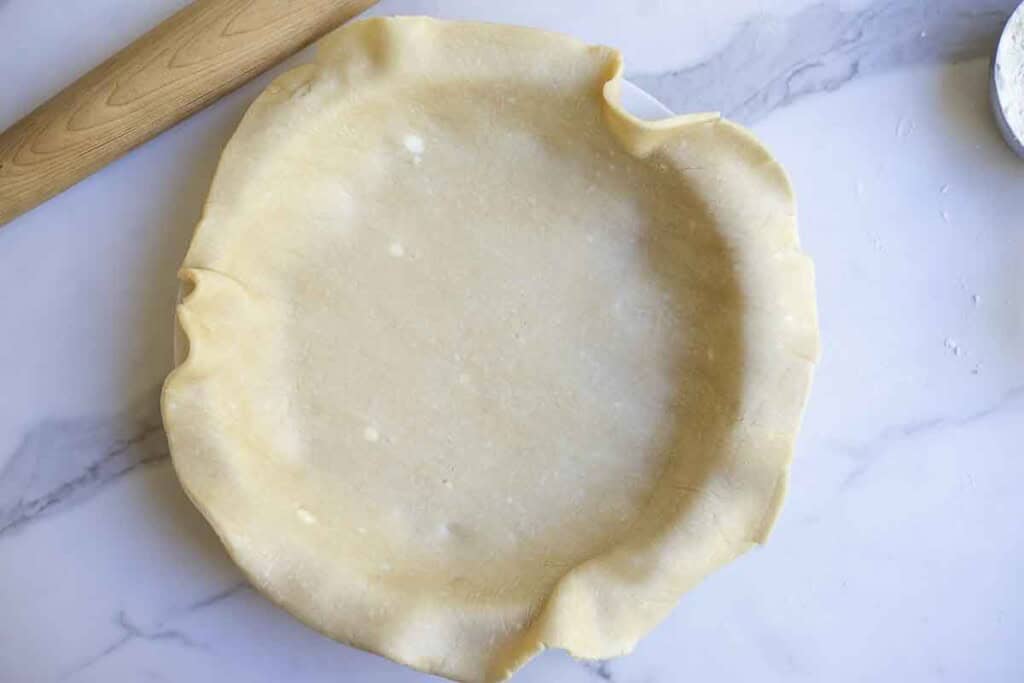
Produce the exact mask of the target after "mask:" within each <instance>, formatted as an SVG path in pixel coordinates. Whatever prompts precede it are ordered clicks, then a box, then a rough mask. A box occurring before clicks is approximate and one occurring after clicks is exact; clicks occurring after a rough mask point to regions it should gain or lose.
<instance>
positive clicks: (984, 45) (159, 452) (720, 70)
mask: <svg viewBox="0 0 1024 683" xmlns="http://www.w3.org/2000/svg"><path fill="white" fill-rule="evenodd" d="M183 4H184V0H159V1H155V0H154V1H151V2H146V3H141V2H132V1H131V0H61V2H60V3H56V2H39V1H38V0H0V74H2V75H3V79H2V87H0V128H2V127H6V125H8V124H10V123H12V122H13V121H14V120H16V119H17V118H18V117H19V116H20V115H22V114H24V113H26V112H27V111H29V110H30V109H31V108H32V107H33V106H34V105H35V104H37V103H38V102H40V101H42V100H43V99H45V98H46V96H47V95H49V94H51V93H53V92H54V91H55V90H56V89H58V88H59V87H60V86H61V85H63V84H65V83H67V82H69V81H70V80H72V79H73V78H74V77H75V76H77V75H79V74H80V73H82V72H83V71H84V70H86V69H87V68H88V67H89V66H91V65H93V64H95V63H97V62H98V61H100V60H101V59H102V58H103V57H105V56H106V55H107V54H109V53H110V52H111V51H112V50H113V49H115V48H116V47H117V46H119V45H122V44H125V43H127V42H128V41H130V40H131V39H132V38H133V37H134V36H136V35H138V34H140V33H141V32H143V31H144V30H145V29H146V28H147V27H149V26H150V25H152V24H153V23H155V22H156V21H158V20H159V19H160V18H162V17H164V16H166V15H168V14H170V13H171V12H173V11H174V10H175V9H176V8H178V7H179V6H181V5H183ZM1013 4H1014V2H1013V0H887V1H883V0H838V1H830V2H811V1H810V0H757V1H741V0H693V1H691V2H687V3H683V2H673V1H671V0H661V1H659V0H623V1H622V2H617V3H601V6H600V7H599V6H598V3H590V2H584V1H582V0H573V1H571V2H570V1H568V0H563V1H562V2H546V1H545V2H542V1H540V0H532V1H530V2H517V3H483V2H475V1H472V0H459V1H452V2H446V1H444V0H440V1H432V2H426V1H418V2H416V1H411V0H410V1H402V0H394V1H389V0H385V1H384V2H382V3H381V5H380V7H379V8H378V10H377V12H378V13H402V14H411V13H428V14H435V15H440V16H449V17H453V16H462V17H474V18H483V19H490V20H498V21H508V22H515V23H524V24H533V25H541V26H546V27H550V28H555V29H559V30H562V31H566V32H571V33H575V34H577V35H579V36H581V37H583V38H585V39H588V40H591V41H600V42H605V43H608V44H613V45H617V46H619V47H621V48H622V49H623V50H624V52H625V53H626V57H627V60H628V64H629V69H628V71H629V73H630V74H631V75H632V77H633V79H634V80H635V81H636V82H637V83H639V84H640V85H642V86H643V87H645V88H647V89H648V90H649V91H651V92H653V93H654V94H655V95H657V96H658V97H660V98H661V99H662V100H663V101H665V102H667V103H668V104H669V105H671V106H672V107H673V108H674V109H676V110H678V111H690V110H694V109H703V108H715V109H720V110H722V111H724V112H726V113H727V114H729V115H731V116H734V117H736V118H738V119H739V120H741V121H743V122H744V123H747V124H749V125H751V126H752V127H753V128H754V130H755V131H756V133H757V134H758V135H760V136H761V137H762V138H763V139H764V140H765V141H766V142H767V143H768V145H769V146H770V147H771V148H772V150H773V151H774V152H775V153H776V155H777V156H778V157H779V158H780V159H781V160H782V161H783V163H784V164H785V165H786V167H787V168H788V169H789V171H790V172H791V174H792V178H793V181H794V184H795V186H796V189H797V193H798V199H799V203H800V212H801V213H800V215H801V231H802V236H803V240H804V243H805V245H806V248H807V250H808V251H809V252H810V253H811V255H812V256H813V258H814V259H815V262H816V264H817V269H818V285H819V305H820V311H821V324H822V337H823V357H822V362H821V365H820V368H819V372H818V375H817V379H816V382H815V386H814V392H813V395H812V398H811V402H810V405H809V408H808V413H807V419H806V424H805V429H804V432H803V434H802V437H801V439H800V443H799V449H798V453H797V458H796V461H795V463H794V467H793V482H792V489H791V493H790V496H789V499H788V501H787V503H786V506H785V509H784V512H783V514H782V517H781V519H780V521H779V524H778V526H777V528H776V531H775V534H774V535H773V537H772V539H771V541H770V542H769V544H768V545H766V546H764V547H762V548H759V549H757V550H755V551H753V552H751V553H749V554H748V555H746V556H745V557H743V558H742V559H741V560H739V561H738V562H736V563H734V564H732V565H731V566H729V567H728V568H726V569H725V570H724V571H722V572H720V573H718V574H716V575H715V576H713V577H711V578H710V579H709V580H707V581H706V582H705V583H704V584H702V585H701V586H700V587H699V588H697V589H696V590H694V591H692V592H691V593H690V594H688V595H687V596H686V597H685V598H684V599H683V600H682V602H681V603H680V604H679V606H678V608H677V609H676V610H675V612H674V613H673V614H672V615H671V616H670V617H669V619H668V620H667V621H665V623H663V624H662V625H661V626H660V627H659V628H657V629H656V630H655V631H654V633H652V634H651V635H650V636H649V637H648V638H647V639H645V640H644V641H643V642H642V643H641V644H640V645H639V647H638V648H637V650H636V652H635V653H634V654H632V655H630V656H627V657H623V658H620V659H617V660H613V661H610V662H607V663H603V664H601V665H597V664H594V663H589V664H583V663H578V662H575V661H574V660H572V659H571V658H570V657H568V656H566V655H565V654H563V653H558V652H548V653H545V654H544V655H542V656H541V657H539V658H538V659H536V660H535V661H534V662H533V663H531V664H530V665H528V666H527V667H526V668H525V669H524V670H523V671H522V672H521V673H520V674H518V675H517V677H516V679H515V680H516V681H517V682H521V683H526V682H529V681H537V682H539V681H560V682H565V683H575V682H583V681H601V680H610V681H615V682H616V683H641V682H643V683H646V682H650V683H671V682H675V681H682V680H697V681H746V680H759V681H830V682H846V681H850V682H853V681H869V680H892V681H940V680H950V681H972V682H977V681H1019V680H1024V655H1022V654H1021V643H1022V641H1021V633H1024V595H1022V593H1021V592H1020V591H1019V590H1018V588H1019V586H1018V583H1019V581H1018V579H1019V577H1020V576H1022V572H1024V533H1022V530H1021V520H1022V518H1024V497H1022V496H1021V493H1020V485H1021V481H1022V480H1024V457H1022V456H1024V452H1022V443H1024V290H1022V282H1024V280H1022V278H1024V163H1022V162H1020V161H1019V160H1017V159H1016V158H1015V157H1014V156H1012V154H1011V153H1010V152H1009V151H1008V149H1007V148H1006V147H1005V146H1004V145H1003V143H1002V141H1001V140H1000V138H999V136H998V134H997V132H996V129H995V128H994V125H993V123H992V119H991V117H990V115H989V111H988V108H987V107H988V105H987V100H986V88H987V78H988V61H987V59H988V56H989V54H990V51H991V49H992V47H993V45H994V41H995V32H996V30H997V28H998V26H999V24H1000V21H1001V19H1002V18H1003V17H1005V16H1006V15H1007V14H1008V13H1009V11H1010V10H1011V9H1012V6H1013ZM299 59H300V60H301V59H302V57H301V56H300V57H299ZM294 61H295V60H293V63H294ZM266 81H267V77H263V78H261V79H258V81H257V82H255V83H253V84H250V85H249V86H247V87H245V88H243V89H242V90H241V91H239V92H238V93H236V94H234V95H232V96H230V97H228V98H227V99H226V100H224V101H222V102H220V103H219V104H217V105H216V106H214V107H212V108H210V109H209V110H207V111H204V112H202V113H201V114H199V115H198V116H196V117H195V118H193V119H192V120H190V121H188V122H186V123H184V124H182V125H180V126H178V127H177V128H175V129H174V130H172V131H170V132H168V133H167V134H165V135H163V136H161V137H160V138H158V139H157V140H155V141H153V142H152V143H150V144H148V145H146V146H144V147H143V148H141V149H139V150H137V151H136V152H134V153H132V154H131V155H129V156H128V157H126V158H124V159H122V160H121V161H119V162H117V163H115V164H113V165H112V166H110V167H109V168H106V169H104V170H103V171H101V172H100V173H98V174H97V175H95V176H93V177H92V178H90V179H88V180H86V181H85V182H83V183H81V184H80V185H78V186H77V187H75V188H73V189H71V190H70V191H68V192H66V193H64V194H63V195H61V196H60V197H58V198H56V199H55V200H53V201H51V202H49V203H48V204H46V205H45V206H43V207H41V208H39V209H37V210H35V211H33V212H31V213H29V214H27V215H25V216H23V217H21V218H19V219H18V220H16V221H15V222H13V223H12V224H10V225H9V226H7V227H6V228H4V229H2V230H0V321H2V322H0V681H4V682H7V681H11V682H17V683H21V682H34V681H56V680H64V681H75V682H80V683H84V682H86V681H102V682H104V683H106V682H109V681H162V680H165V681H190V682H203V681H221V680H226V679H233V680H239V681H246V682H263V681H266V682H271V681H282V680H289V681H302V682H306V681H374V682H377V681H382V682H385V681H393V682H396V683H397V682H402V683H412V682H413V681H419V680H426V679H427V677H425V676H422V675H419V674H416V673H413V672H410V671H408V670H406V669H403V668H402V667H400V666H397V665H395V664H392V663H390V662H387V661H386V660H383V659H381V658H379V657H375V656H372V655H368V654H365V653H362V652H359V651H356V650H353V649H350V648H347V647H344V646H341V645H337V644H335V643H333V642H331V641H329V640H327V639H325V638H322V637H320V636H317V635H316V634H314V633H312V632H310V631H308V630H307V629H305V628H304V627H302V626H300V625H299V624H297V623H296V622H295V621H293V620H292V619H291V618H289V617H288V616H287V615H285V614H284V613H282V612H281V611H279V610H277V609H276V608H274V607H273V606H272V605H270V604H269V603H268V602H267V601H265V600H264V599H263V598H261V597H259V596H258V595H256V594H255V593H254V592H253V591H251V590H250V589H248V588H247V587H246V586H245V585H244V584H243V583H242V582H241V580H240V577H239V574H238V572H237V571H236V570H235V569H234V568H233V567H232V565H231V563H230V562H229V561H228V559H227V558H226V556H225V554H224V552H223V551H222V550H221V549H220V548H219V546H218V544H217V542H216V540H215V539H214V537H213V535H212V534H211V532H210V531H209V530H208V529H207V527H206V526H205V524H204V522H203V521H202V519H201V518H200V517H199V515H198V514H197V513H196V512H194V511H193V509H192V508H191V506H190V505H189V503H188V502H187V501H186V499H185V498H184V496H183V495H182V493H181V491H180V489H179V487H178V485H177V483H176V481H175V478H174V474H173V472H172V470H171V468H170V465H169V463H168V460H167V455H166V454H167V446H166V442H165V440H164V437H163V433H162V431H161V429H160V420H159V415H158V411H157V407H156V397H157V393H158V389H159V385H160V382H161V380H162V379H163V377H164V375H165V374H166V372H167V370H168V368H169V365H170V355H171V337H170V310H171V305H172V302H173V300H174V295H175V287H176V285H175V280H174V271H175V268H176V266H177V264H178V262H179V261H180V259H181V257H182V254H183V250H184V248H185V245H186V243H187V240H188V237H189V233H190V230H191V228H192V225H193V223H194V221H195V219H196V217H197V215H198V212H199V208H200V206H201V202H202V199H203V195H204V191H205V188H206V186H207V184H208V182H209V179H210V175H211V173H212V170H213V166H214V163H215V160H216V157H217V153H218V150H219V148H220V147H221V145H222V144H223V143H224V141H225V140H226V138H227V136H228V135H229V134H230V132H231V130H232V128H233V126H234V125H235V123H236V122H237V120H238V118H239V116H240V114H241V112H242V111H243V109H244V107H245V105H246V103H247V102H249V101H250V100H251V99H252V97H253V96H254V94H255V93H256V92H258V90H259V89H260V88H261V87H262V86H263V85H264V84H265V83H266Z"/></svg>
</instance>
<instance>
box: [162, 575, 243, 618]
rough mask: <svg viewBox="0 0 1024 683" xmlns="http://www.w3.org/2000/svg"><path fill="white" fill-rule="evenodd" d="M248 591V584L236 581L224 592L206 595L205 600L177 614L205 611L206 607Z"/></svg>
mask: <svg viewBox="0 0 1024 683" xmlns="http://www.w3.org/2000/svg"><path fill="white" fill-rule="evenodd" d="M248 590H249V584H248V583H247V582H246V581H238V582H237V583H233V584H231V585H230V586H228V587H227V588H225V589H224V590H221V591H217V592H216V593H214V594H213V595H208V596H206V597H205V598H200V599H199V600H196V601H195V602H193V603H190V604H188V605H186V606H185V607H184V609H182V610H180V611H179V614H191V613H193V612H198V611H200V610H204V609H207V608H208V607H213V606H214V605H217V604H219V603H221V602H224V601H225V600H228V599H230V598H233V597H235V596H236V595H238V594H239V593H242V592H245V591H248Z"/></svg>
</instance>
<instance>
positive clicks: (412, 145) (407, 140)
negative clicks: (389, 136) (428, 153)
mask: <svg viewBox="0 0 1024 683" xmlns="http://www.w3.org/2000/svg"><path fill="white" fill-rule="evenodd" d="M402 144H403V145H405V148H406V149H407V150H409V152H411V153H412V154H423V150H424V145H423V138H421V137H420V136H419V135H413V134H412V133H410V134H409V135H406V136H405V137H404V138H402Z"/></svg>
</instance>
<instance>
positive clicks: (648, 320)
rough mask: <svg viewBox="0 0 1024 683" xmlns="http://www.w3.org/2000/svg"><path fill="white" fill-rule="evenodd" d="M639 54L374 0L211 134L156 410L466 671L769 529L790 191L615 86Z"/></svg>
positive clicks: (798, 300) (733, 551)
mask: <svg viewBox="0 0 1024 683" xmlns="http://www.w3.org/2000/svg"><path fill="white" fill-rule="evenodd" d="M620 70H621V60H620V56H619V54H618V53H617V52H616V51H614V50H611V49H609V48H604V47H592V46H587V45H583V44H581V43H579V42H576V41H574V40H572V39H570V38H567V37H564V36H559V35H554V34H550V33H545V32H541V31H536V30H531V29H524V28H513V27H508V26H497V25H487V24H476V23H449V22H441V21H434V20H431V19H422V18H402V19H387V20H380V19H377V20H371V21H365V22H359V23H356V24H352V25H349V26H346V27H344V28H342V29H340V30H339V31H337V32H335V33H334V34H333V35H331V36H329V37H328V38H326V39H325V40H324V41H323V43H322V44H321V45H320V48H319V52H318V55H317V59H316V62H315V63H313V64H309V65H306V66H302V67H299V68H297V69H295V70H293V71H290V72H288V73H286V74H285V75H283V76H281V77H279V78H278V79H277V80H275V81H274V82H273V84H271V86H270V87H269V88H267V90H266V91H265V92H264V93H263V94H262V95H261V96H260V97H259V98H258V99H257V100H256V102H255V103H254V104H253V105H252V107H251V108H250V109H249V112H248V113H247V114H246V116H245V119H244V120H243V121H242V123H241V125H240V126H239V127H238V131H237V132H236V133H235V135H234V137H233V138H232V139H231V142H230V143H229V144H228V146H227V148H226V150H225V151H224V156H223V159H222V160H221V163H220V167H219V169H218V171H217V176H216V179H215V180H214V182H213V186H212V188H211V190H210V196H209V199H208V201H207V204H206V208H205V211H204V214H203V218H202V220H201V221H200V223H199V226H198V227H197V228H196V233H195V237H194V239H193V241H192V245H191V248H190V249H189V252H188V255H187V257H186V258H185V262H184V265H183V267H182V270H181V278H182V281H183V283H184V285H183V286H184V294H185V298H184V300H183V302H182V303H181V305H180V306H179V307H178V312H177V315H178V321H179V324H180V326H181V329H182V331H183V332H184V334H185V337H186V338H187V358H186V360H185V361H184V362H183V363H182V364H181V365H180V366H179V367H178V368H177V369H176V370H175V371H174V372H173V373H172V374H171V376H170V377H169V378H168V380H167V383H166V386H165V389H164V395H163V414H164V421H165V425H166V429H167V434H168V437H169V439H170V444H171V451H172V454H173V457H174V465H175V468H176V469H177V472H178V475H179V476H180V478H181V481H182V483H183V485H184V487H185V490H186V491H187V492H188V494H189V496H190V497H191V498H192V500H193V501H194V502H195V504H196V506H197V507H198V508H199V509H200V510H201V511H202V512H203V514H204V515H205V516H206V518H207V519H208V520H209V521H210V523H211V524H212V525H213V527H214V528H215V529H216V531H217V533H218V534H219V535H220V537H221V539H222V540H223V542H224V544H225V546H226V547H227V549H228V551H229V552H230V553H231V555H232V557H233V558H234V559H235V560H236V562H237V563H238V564H239V566H240V567H241V568H242V569H243V570H244V571H245V573H246V574H247V575H248V576H249V578H250V580H251V581H252V583H253V585H255V586H256V587H257V588H258V589H259V590H261V591H262V592H263V593H265V594H266V595H267V596H269V597H270V598H271V599H272V600H274V601H275V602H277V603H278V604H280V605H282V606H283V607H284V608H285V609H287V610H288V611H290V612H291V613H293V614H294V615H296V616H297V617H298V618H299V619H301V620H302V621H304V622H305V623H307V624H309V625H310V626H312V627H313V628H315V629H317V630H319V631H322V632H323V633H326V634H328V635H330V636H331V637H333V638H336V639H338V640H341V641H344V642H346V643H351V644H353V645H356V646H358V647H361V648H365V649H368V650H372V651H375V652H379V653H381V654H383V655H385V656H387V657H390V658H392V659H394V660H396V661H399V662H404V663H406V664H408V665H410V666H413V667H416V668H417V669H422V670H424V671H429V672H433V673H437V674H440V675H442V676H447V677H450V678H453V679H457V680H464V681H495V680H500V679H503V678H505V677H507V676H509V675H510V674H511V672H513V671H514V670H515V669H516V668H517V667H519V666H520V665H521V664H523V663H524V662H525V661H526V660H527V659H528V658H529V657H531V656H532V655H533V654H535V653H536V652H537V651H539V650H540V649H542V648H544V647H557V648H566V649H568V650H569V651H570V652H571V653H572V654H574V655H576V656H578V657H585V658H603V657H609V656H613V655H618V654H622V653H625V652H628V651H629V650H630V649H631V648H632V647H633V645H634V644H635V643H636V641H637V639H639V638H640V637H641V636H643V635H644V633H645V632H647V631H648V630H649V629H650V628H652V627H653V626H654V625H655V624H656V623H657V622H658V621H659V620H660V619H662V618H663V617H665V615H666V614H668V612H669V610H671V609H672V607H673V606H674V604H675V603H676V601H677V600H678V598H679V597H680V595H681V594H682V593H683V592H684V591H686V590H687V589H688V588H690V587H692V586H693V585H694V584H696V583H697V582H698V581H699V580H700V579H701V578H702V577H704V576H705V575H707V574H708V573H709V572H711V571H712V570H714V569H715V568H716V567H719V566H721V565H722V564H723V563H725V562H728V561H729V560H731V559H732V558H734V557H736V556H737V555H738V554H739V553H741V552H743V551H744V550H746V549H747V548H749V547H750V546H751V545H752V544H754V543H757V542H759V541H761V540H762V539H764V537H765V535H766V533H767V532H768V530H769V528H770V527H771V525H772V522H773V520H774V518H775V515H776V512H777V511H778V509H779V504H780V501H781V500H782V497H783V495H784V491H785V488H786V477H787V468H788V464H789V460H790V455H791V452H792V449H793V440H794V437H795V434H796V431H797V427H798V423H799V419H800V414H801V410H802V406H803V404H804V399H805V396H806V394H807V390H808V385H809V382H810V377H811V372H812V369H813V364H814V361H815V358H816V355H817V343H818V342H817V324H816V317H815V302H814V285H813V272H812V267H811V263H810V261H809V260H808V259H807V257H806V256H805V255H804V254H803V253H801V251H800V249H799V245H798V241H797V233H796V222H795V217H794V203H793V196H792V193H791V191H790V187H789V185H788V183H787V180H786V177H785V175H784V173H783V171H782V170H781V169H780V168H779V166H778V164H777V163H776V162H775V161H773V159H772V158H771V156H769V154H768V153H767V152H766V151H765V149H764V148H763V147H762V146H761V145H760V144H758V143H757V141H756V140H755V139H754V138H753V137H751V136H750V134H748V133H747V132H745V131H744V130H742V129H741V128H739V127H738V126H736V125H734V124H732V123H729V122H727V121H724V120H721V119H720V118H719V117H718V116H717V115H714V114H698V115H691V116H680V117H677V118H673V119H669V120H665V121H660V122H657V123H645V122H642V121H639V120H637V119H634V118H632V117H631V116H629V115H628V114H626V113H625V112H624V111H623V110H622V109H620V107H619V106H618V104H617V96H618V86H619V78H620Z"/></svg>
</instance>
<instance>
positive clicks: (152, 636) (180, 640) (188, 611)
mask: <svg viewBox="0 0 1024 683" xmlns="http://www.w3.org/2000/svg"><path fill="white" fill-rule="evenodd" d="M248 590H249V584H248V583H246V582H245V581H238V582H236V583H233V584H231V585H230V586H228V587H226V588H224V589H222V590H219V591H217V592H216V593H213V594H212V595H208V596H205V597H203V598H200V599H199V600H196V601H195V602H192V603H189V604H187V605H185V606H184V607H183V608H181V609H177V610H174V611H173V612H172V613H171V614H170V615H169V616H167V617H165V618H163V619H161V620H160V621H158V622H157V623H156V625H155V626H153V628H150V629H146V628H143V627H141V626H139V625H138V624H136V623H135V622H133V621H132V620H131V619H129V618H128V615H127V613H125V611H124V610H120V611H118V613H117V615H116V617H115V619H114V623H115V624H116V625H117V627H118V629H119V630H120V631H121V635H120V636H118V638H117V639H116V640H115V641H114V642H112V643H111V644H110V645H107V646H106V647H104V648H103V649H102V650H100V651H99V652H97V653H96V654H94V655H90V656H89V657H87V658H86V659H84V660H83V661H81V662H79V663H78V664H76V665H75V666H74V667H73V668H71V669H70V670H68V671H66V672H65V673H64V674H62V675H61V676H60V680H67V679H69V678H72V677H74V676H75V675H76V674H78V673H80V672H82V671H84V670H85V669H88V668H89V667H91V666H93V665H94V664H96V663H97V662H99V661H100V660H102V659H104V658H105V657H108V656H110V655H112V654H114V653H115V652H117V651H118V650H120V649H122V648H123V647H125V646H126V645H128V644H129V643H131V642H133V641H136V640H146V641H149V642H161V641H166V642H170V643H175V644H177V645H179V646H182V647H186V648H190V649H200V650H206V649H209V648H208V646H207V645H206V644H205V643H201V642H199V641H197V640H196V639H195V638H193V637H192V636H190V635H188V633H186V632H185V631H183V630H181V629H180V628H172V627H170V626H169V625H168V624H170V623H172V622H174V621H175V620H177V619H180V618H182V617H186V616H190V615H193V614H195V613H196V612H199V611H202V610H205V609H209V608H210V607H213V606H214V605H218V604H220V603H222V602H224V601H225V600H228V599H230V598H232V597H234V596H236V595H239V594H240V593H243V592H245V591H248Z"/></svg>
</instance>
